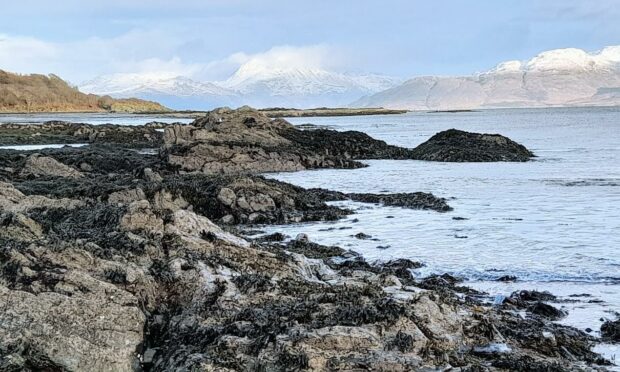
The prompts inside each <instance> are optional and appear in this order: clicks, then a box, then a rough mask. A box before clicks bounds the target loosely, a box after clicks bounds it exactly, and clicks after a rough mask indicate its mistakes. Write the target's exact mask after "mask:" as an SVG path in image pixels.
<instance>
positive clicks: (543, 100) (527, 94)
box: [351, 46, 620, 110]
mask: <svg viewBox="0 0 620 372" xmlns="http://www.w3.org/2000/svg"><path fill="white" fill-rule="evenodd" d="M616 105H620V46H611V47H607V48H605V49H603V50H601V51H599V52H595V53H588V52H585V51H583V50H581V49H574V48H569V49H557V50H551V51H547V52H543V53H541V54H539V55H538V56H536V57H534V58H532V59H531V60H529V61H508V62H504V63H501V64H499V65H498V66H497V67H496V68H494V69H492V70H489V71H486V72H483V73H478V74H474V75H470V76H454V77H443V76H422V77H415V78H413V79H411V80H408V81H406V82H404V83H403V84H401V85H399V86H396V87H393V88H390V89H387V90H384V91H382V92H379V93H375V94H373V95H370V96H367V97H364V98H361V99H359V100H357V101H355V102H353V103H352V104H351V107H385V108H392V109H409V110H454V109H476V108H508V107H549V106H616Z"/></svg>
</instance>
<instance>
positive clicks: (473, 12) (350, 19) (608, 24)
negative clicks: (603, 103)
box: [0, 0, 620, 84]
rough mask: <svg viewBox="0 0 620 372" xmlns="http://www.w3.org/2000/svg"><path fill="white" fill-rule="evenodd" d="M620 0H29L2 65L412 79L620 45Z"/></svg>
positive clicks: (210, 76) (5, 16)
mask: <svg viewBox="0 0 620 372" xmlns="http://www.w3.org/2000/svg"><path fill="white" fill-rule="evenodd" d="M618 20H620V0H596V1H594V0H587V1H586V0H544V1H542V0H381V1H379V0H377V1H367V0H331V1H325V0H312V1H311V0H306V1H294V0H288V1H286V0H264V1H256V0H254V1H245V0H202V1H200V0H175V1H163V0H149V1H147V0H105V1H99V0H92V1H86V0H55V1H49V0H20V1H11V2H6V3H5V4H2V12H1V13H0V69H4V70H8V71H13V72H19V73H45V74H47V73H55V74H57V75H59V76H61V77H63V78H65V79H67V80H69V81H70V82H72V83H74V84H79V83H82V82H84V81H86V80H89V79H91V78H94V77H96V76H98V75H105V74H112V73H138V74H152V75H154V76H170V77H173V76H179V75H181V76H188V77H191V78H194V79H197V80H202V81H218V80H224V79H226V78H227V77H228V76H230V75H231V74H232V73H233V72H234V71H235V70H236V69H237V68H239V66H241V65H242V64H244V63H247V62H249V61H251V62H253V63H255V64H258V65H263V66H280V65H282V66H289V67H290V66H292V67H299V68H323V69H328V70H333V71H339V72H369V73H379V74H385V75H390V76H394V77H400V78H408V77H412V76H419V75H466V74H471V73H473V72H478V71H484V70H488V69H490V68H492V67H494V66H495V65H496V64H497V63H499V62H502V61H505V60H514V59H517V60H526V59H529V58H531V57H533V56H535V55H536V54H538V53H540V52H542V51H545V50H550V49H557V48H567V47H575V48H581V49H585V50H587V51H596V50H599V49H602V48H603V47H605V46H608V45H618V44H620V22H619V21H618Z"/></svg>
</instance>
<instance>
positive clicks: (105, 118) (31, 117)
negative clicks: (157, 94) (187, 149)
mask: <svg viewBox="0 0 620 372" xmlns="http://www.w3.org/2000/svg"><path fill="white" fill-rule="evenodd" d="M51 120H61V121H70V122H73V123H86V124H123V125H141V124H146V123H149V122H151V121H159V122H162V123H177V122H179V123H190V122H192V121H193V119H184V118H172V117H167V116H165V115H164V116H162V115H140V114H109V113H66V114H54V113H52V114H45V113H43V114H38V113H35V114H0V124H1V123H18V124H30V123H43V122H45V121H51Z"/></svg>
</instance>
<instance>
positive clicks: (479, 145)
mask: <svg viewBox="0 0 620 372" xmlns="http://www.w3.org/2000/svg"><path fill="white" fill-rule="evenodd" d="M412 152H413V158H414V159H418V160H428V161H445V162H492V161H518V162H523V161H528V160H530V158H532V157H533V156H534V154H533V153H532V152H531V151H529V150H528V149H526V148H525V146H523V145H520V144H518V143H516V142H514V141H512V140H510V139H509V138H507V137H504V136H501V135H499V134H480V133H469V132H464V131H461V130H456V129H450V130H446V131H443V132H439V133H437V134H435V135H434V136H433V137H431V138H430V139H429V140H428V141H426V142H424V143H422V144H421V145H419V146H418V147H416V148H415V149H413V151H412Z"/></svg>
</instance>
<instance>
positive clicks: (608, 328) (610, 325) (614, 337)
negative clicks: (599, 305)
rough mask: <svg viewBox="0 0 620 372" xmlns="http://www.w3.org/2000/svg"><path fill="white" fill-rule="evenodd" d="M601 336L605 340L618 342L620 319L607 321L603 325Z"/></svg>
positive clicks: (619, 339)
mask: <svg viewBox="0 0 620 372" xmlns="http://www.w3.org/2000/svg"><path fill="white" fill-rule="evenodd" d="M601 335H602V336H603V338H605V339H607V340H610V341H614V342H620V319H618V320H616V321H611V320H608V321H606V322H605V323H603V325H602V326H601Z"/></svg>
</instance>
